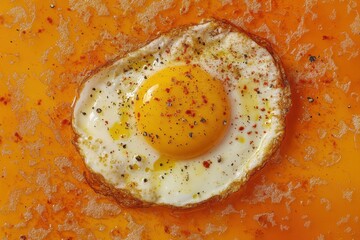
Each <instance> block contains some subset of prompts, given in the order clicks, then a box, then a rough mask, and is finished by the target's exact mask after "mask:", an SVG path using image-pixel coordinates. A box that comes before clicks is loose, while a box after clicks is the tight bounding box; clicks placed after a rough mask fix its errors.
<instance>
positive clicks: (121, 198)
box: [72, 19, 291, 209]
mask: <svg viewBox="0 0 360 240" xmlns="http://www.w3.org/2000/svg"><path fill="white" fill-rule="evenodd" d="M209 21H213V22H216V23H217V24H219V25H220V26H221V27H223V28H225V29H229V30H230V31H237V32H241V33H243V34H246V35H247V36H249V37H250V38H251V39H252V40H254V41H255V42H256V43H257V44H259V45H260V46H262V47H264V48H266V49H267V51H268V52H269V53H270V54H271V56H272V57H273V59H274V61H275V64H276V65H277V68H278V69H279V71H280V75H281V78H280V79H279V84H280V85H281V88H283V91H282V94H283V96H281V97H280V109H281V115H280V116H277V117H278V119H279V121H280V126H282V127H283V128H282V129H281V131H280V134H278V136H277V138H275V139H273V141H272V143H271V145H270V147H269V150H268V151H266V155H265V156H264V157H263V161H262V162H260V163H259V164H258V166H257V167H255V168H253V169H250V171H248V173H247V175H246V177H245V178H243V179H239V180H237V181H234V182H233V183H231V184H230V186H229V187H228V188H227V189H226V190H224V191H223V192H221V193H220V194H219V195H216V196H213V197H211V198H208V199H206V200H203V201H201V202H198V203H194V204H187V205H184V206H174V205H169V204H156V203H151V202H146V201H142V200H139V199H137V198H135V197H134V196H133V195H132V194H131V193H130V192H129V191H127V190H124V189H117V188H115V187H114V186H112V185H111V184H109V183H107V182H106V180H105V178H104V177H103V176H102V175H100V174H98V173H95V172H93V171H91V170H90V169H88V168H87V167H86V170H85V171H84V176H85V179H86V181H87V183H88V184H89V186H90V187H91V188H92V189H93V190H94V191H95V192H96V193H100V194H102V195H105V196H110V197H112V198H113V199H114V200H115V201H116V202H117V203H118V204H120V205H121V206H123V207H133V208H136V207H150V206H166V207H169V208H173V209H188V208H192V207H199V206H202V205H205V204H206V205H207V204H212V203H214V202H217V201H219V200H221V199H224V198H226V197H228V196H229V195H230V194H231V193H234V192H236V191H238V190H239V189H240V187H241V186H242V185H243V184H244V183H246V182H247V180H248V179H249V178H250V177H251V176H252V175H253V174H254V173H255V172H256V171H257V170H259V169H261V168H262V167H264V166H265V164H266V162H267V161H268V160H269V159H270V158H271V157H272V156H273V154H274V153H275V152H276V151H277V150H278V148H279V147H280V144H281V141H282V139H283V137H284V133H285V118H286V113H287V112H288V111H289V109H290V107H291V98H290V95H291V92H290V86H289V83H288V81H287V78H286V74H285V71H284V68H283V66H282V63H281V60H280V58H279V56H278V55H277V54H276V53H275V52H274V50H273V48H272V46H271V44H270V43H269V42H268V41H267V40H266V39H263V38H261V37H259V36H256V35H254V34H251V33H248V32H246V31H245V30H243V29H242V28H240V27H238V26H235V25H234V24H232V23H231V22H229V21H226V20H222V19H208V20H205V21H204V22H203V23H206V22H209ZM194 25H196V24H192V25H186V26H181V27H178V28H176V29H173V30H170V31H168V32H165V33H162V34H167V35H170V36H175V35H178V33H179V32H181V31H183V30H184V29H186V28H188V27H189V26H194ZM159 36H160V34H159V35H157V36H156V37H154V38H151V39H149V40H148V41H147V42H145V43H144V44H142V45H141V46H139V47H138V49H140V48H142V47H144V46H146V45H147V44H149V43H150V42H151V41H153V40H154V39H156V38H158V37H159ZM127 55H128V53H125V54H123V55H120V56H118V57H116V58H114V59H113V60H110V61H108V62H107V63H105V64H104V65H103V66H100V67H98V68H96V69H94V70H92V71H90V72H89V73H88V74H87V77H86V78H85V79H84V80H83V81H82V82H81V85H80V87H79V90H78V92H77V97H78V96H79V94H80V92H81V91H82V89H83V86H84V84H85V83H86V82H87V81H88V80H89V79H90V78H91V77H92V76H94V75H95V74H96V73H98V72H100V71H101V70H103V69H104V68H107V67H110V66H111V65H113V64H114V63H115V62H116V61H118V60H119V59H122V58H124V57H126V56H127ZM76 101H77V100H76ZM73 119H74V116H72V121H73ZM73 129H74V128H73ZM74 132H75V137H74V141H73V144H74V145H75V147H76V148H77V150H78V152H79V153H80V155H81V157H82V158H83V154H82V152H81V150H80V149H79V146H78V144H77V139H78V137H79V136H78V134H77V133H76V130H75V129H74ZM83 159H84V158H83ZM84 164H85V162H84ZM85 165H86V164H85Z"/></svg>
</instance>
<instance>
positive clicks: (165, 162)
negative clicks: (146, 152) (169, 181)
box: [153, 156, 176, 171]
mask: <svg viewBox="0 0 360 240" xmlns="http://www.w3.org/2000/svg"><path fill="white" fill-rule="evenodd" d="M175 162H176V161H175V160H171V159H169V158H168V157H164V156H160V157H159V158H158V159H157V160H156V161H155V162H154V166H153V168H154V171H163V170H169V169H171V168H173V167H174V166H175Z"/></svg>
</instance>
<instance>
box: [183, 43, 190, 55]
mask: <svg viewBox="0 0 360 240" xmlns="http://www.w3.org/2000/svg"><path fill="white" fill-rule="evenodd" d="M188 47H189V45H187V44H184V53H186V50H187V49H188Z"/></svg>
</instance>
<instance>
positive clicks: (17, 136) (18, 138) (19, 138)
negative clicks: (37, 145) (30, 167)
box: [14, 132, 23, 142]
mask: <svg viewBox="0 0 360 240" xmlns="http://www.w3.org/2000/svg"><path fill="white" fill-rule="evenodd" d="M14 135H15V142H20V141H21V140H22V139H23V137H22V136H20V134H19V133H18V132H16V133H15V134H14Z"/></svg>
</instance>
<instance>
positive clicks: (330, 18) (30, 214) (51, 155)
mask: <svg viewBox="0 0 360 240" xmlns="http://www.w3.org/2000/svg"><path fill="white" fill-rule="evenodd" d="M209 17H215V18H220V19H226V20H229V21H231V22H232V23H233V24H235V25H237V26H240V27H242V28H244V29H245V30H247V31H249V32H251V33H254V34H256V35H259V36H262V37H264V38H266V39H267V40H268V41H269V42H270V43H271V44H272V45H273V47H274V50H275V51H276V52H277V53H278V55H279V56H280V57H281V60H282V62H283V64H284V67H285V70H286V72H287V75H288V80H289V82H290V85H291V90H292V100H293V107H292V109H291V111H290V113H289V115H288V119H287V133H286V137H285V139H284V141H283V144H282V146H281V148H280V150H279V151H278V153H277V154H276V155H275V156H274V157H273V159H271V160H270V161H269V162H268V164H267V165H266V166H265V167H264V168H263V169H262V170H260V171H258V172H257V173H256V174H255V175H254V176H253V177H252V178H251V179H250V181H249V182H248V183H247V184H246V185H245V186H244V187H243V188H242V189H241V190H240V191H239V192H237V193H235V194H233V195H231V196H230V197H229V198H227V199H225V200H224V201H221V202H217V203H213V204H211V205H206V206H204V207H202V208H200V209H191V210H185V211H182V210H173V209H168V208H146V209H126V208H122V207H119V206H118V205H117V204H116V203H115V201H113V200H112V199H109V198H107V197H104V196H101V195H98V194H96V193H95V192H94V191H93V190H92V189H91V188H90V187H89V186H88V185H87V184H86V181H85V180H84V178H83V174H82V173H83V171H84V168H85V167H84V165H83V163H82V159H81V158H80V156H79V154H78V153H77V151H76V149H75V147H74V145H73V144H72V139H73V137H74V134H73V131H72V128H71V124H70V121H71V111H72V108H71V107H72V104H73V101H74V96H75V95H76V91H77V89H78V87H79V84H80V82H81V81H82V79H83V78H84V76H86V75H87V74H88V73H89V71H91V70H92V69H94V68H96V67H98V66H101V65H102V64H104V63H105V62H106V61H107V60H110V59H112V58H114V57H116V56H117V55H119V54H124V53H125V52H128V51H131V50H134V49H136V48H137V47H139V46H140V45H143V44H144V43H145V42H147V41H148V40H150V39H153V38H154V37H156V35H157V34H158V33H161V32H164V31H168V30H170V29H172V28H174V27H176V26H180V25H184V24H188V23H198V22H199V21H200V20H201V19H204V18H209ZM310 56H315V61H312V62H311V61H310ZM313 60H314V59H313ZM312 99H313V100H314V101H312ZM359 133H360V2H359V1H355V0H346V1H343V0H327V1H323V0H307V1H300V0H299V1H285V0H264V1H260V0H259V1H256V0H245V1H233V0H221V1H189V0H183V1H175V0H163V1H146V0H128V1H126V0H78V1H75V0H66V1H60V0H58V1H57V0H48V1H40V0H38V1H30V0H18V1H10V0H2V1H1V3H0V176H1V177H0V238H1V239H19V238H21V237H23V239H25V238H24V237H26V239H360V219H359V217H360V192H359V190H360V134H359Z"/></svg>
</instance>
